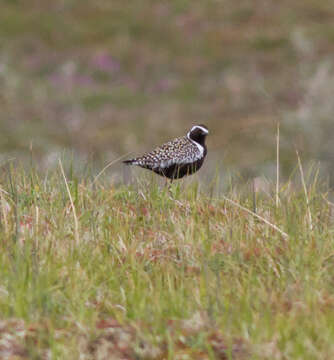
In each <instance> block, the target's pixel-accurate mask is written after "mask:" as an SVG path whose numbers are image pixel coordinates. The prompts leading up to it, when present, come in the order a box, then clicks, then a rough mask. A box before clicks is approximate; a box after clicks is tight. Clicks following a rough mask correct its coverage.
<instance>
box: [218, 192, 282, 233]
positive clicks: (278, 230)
mask: <svg viewBox="0 0 334 360" xmlns="http://www.w3.org/2000/svg"><path fill="white" fill-rule="evenodd" d="M222 197H223V199H224V200H225V201H227V202H229V203H230V204H232V205H234V206H236V207H238V208H239V209H241V210H243V211H245V212H247V213H248V214H250V215H252V216H254V217H256V218H257V219H259V220H261V221H263V222H264V223H265V224H267V225H268V226H270V227H271V228H273V229H274V230H276V231H277V232H279V233H280V234H281V235H282V236H283V237H284V238H286V239H288V238H289V235H288V234H287V233H286V232H285V231H283V230H282V229H280V228H279V227H278V226H277V225H275V224H273V223H271V222H270V221H269V220H267V219H266V218H264V217H262V216H260V215H258V214H256V213H254V212H253V211H251V210H249V209H247V208H246V207H244V206H242V205H240V204H238V203H237V202H236V201H234V200H232V199H229V198H227V197H226V196H224V195H223V196H222Z"/></svg>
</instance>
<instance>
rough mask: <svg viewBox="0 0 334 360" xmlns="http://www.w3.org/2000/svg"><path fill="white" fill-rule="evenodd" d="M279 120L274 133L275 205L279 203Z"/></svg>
mask: <svg viewBox="0 0 334 360" xmlns="http://www.w3.org/2000/svg"><path fill="white" fill-rule="evenodd" d="M279 126H280V124H279V122H277V133H276V207H278V204H279V144H280V143H279V142H280V139H279Z"/></svg>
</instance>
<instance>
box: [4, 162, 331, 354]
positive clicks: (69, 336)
mask: <svg viewBox="0 0 334 360" xmlns="http://www.w3.org/2000/svg"><path fill="white" fill-rule="evenodd" d="M300 166H301V164H300ZM314 178H316V177H315V176H314V175H312V174H311V175H309V176H308V177H307V176H306V177H305V179H304V174H303V181H305V190H306V194H307V196H306V194H305V192H304V188H303V187H302V186H300V187H298V186H296V185H294V184H293V183H292V182H288V183H285V184H281V186H280V188H279V201H278V202H277V203H276V197H275V196H276V194H275V191H276V188H275V186H274V185H273V186H272V189H270V191H269V192H264V191H261V189H260V190H259V189H257V193H256V194H255V195H256V196H254V194H253V193H252V191H249V190H248V191H246V190H245V189H242V188H233V187H231V189H227V190H226V191H225V192H224V196H222V195H219V194H217V195H210V194H214V193H216V191H215V185H214V184H213V185H212V191H209V192H206V191H204V190H203V189H201V186H200V184H199V183H197V182H196V181H194V182H193V183H191V184H188V186H185V184H184V183H182V182H178V183H175V184H173V186H172V187H171V189H170V190H168V189H167V188H162V187H160V186H159V184H157V183H156V182H155V181H154V180H152V179H149V180H147V179H144V180H142V181H140V183H139V184H138V185H130V186H124V185H113V184H109V183H108V182H107V179H106V178H103V176H101V177H100V178H99V179H98V180H97V181H95V182H94V183H93V177H91V176H87V174H84V173H83V172H81V173H79V174H75V173H74V172H73V171H67V172H64V173H63V172H62V167H61V168H59V169H56V170H53V171H52V172H50V173H48V175H41V174H39V173H38V172H36V171H35V170H34V169H33V168H31V169H28V170H23V169H22V168H21V167H20V166H19V165H15V166H14V165H13V164H12V165H8V166H4V167H3V168H2V171H1V174H0V188H1V190H0V191H1V192H0V194H1V206H0V214H1V232H0V247H1V251H0V266H1V272H0V313H1V321H0V356H1V357H3V356H6V355H7V356H13V358H18V359H23V358H29V359H40V358H44V357H45V356H50V357H51V358H55V359H58V358H59V359H76V358H78V359H79V358H80V359H121V358H122V359H331V358H333V355H334V346H333V339H334V325H333V324H334V283H333V278H334V277H333V276H334V267H333V254H334V242H333V206H334V204H332V203H331V202H330V194H329V193H326V192H324V190H323V189H322V187H321V186H320V185H319V184H318V183H317V181H316V180H314ZM254 199H255V201H256V209H257V210H256V211H257V213H256V215H257V217H256V216H254V214H252V209H253V208H254V203H253V202H254ZM306 199H307V200H306ZM240 206H241V207H244V208H245V209H247V211H245V209H242V208H241V207H240ZM310 217H311V221H312V228H311V229H310V226H309V224H310ZM264 220H265V221H267V222H269V223H270V224H272V225H275V226H277V227H278V228H279V230H281V231H284V232H285V233H286V234H287V236H283V235H282V233H281V232H280V231H278V230H277V229H275V228H274V227H273V226H270V224H268V223H266V222H265V221H264ZM14 356H16V357H14Z"/></svg>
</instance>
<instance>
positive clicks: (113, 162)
mask: <svg viewBox="0 0 334 360" xmlns="http://www.w3.org/2000/svg"><path fill="white" fill-rule="evenodd" d="M130 154H131V152H128V153H127V154H124V155H122V156H120V157H118V158H117V159H115V160H113V161H111V162H110V163H109V164H107V165H106V166H105V167H104V168H103V169H102V170H101V171H100V172H99V173H98V174H97V175H96V176H95V178H94V180H93V182H92V185H94V184H95V183H96V181H97V180H98V179H99V177H100V176H101V175H102V174H103V173H104V172H105V171H106V170H107V169H108V168H109V167H110V166H112V165H114V164H116V163H118V162H119V161H121V160H122V159H124V158H125V157H127V156H129V155H130Z"/></svg>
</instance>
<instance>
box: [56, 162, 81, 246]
mask: <svg viewBox="0 0 334 360" xmlns="http://www.w3.org/2000/svg"><path fill="white" fill-rule="evenodd" d="M59 166H60V170H61V173H62V175H63V178H64V181H65V186H66V190H67V194H68V197H69V199H70V203H71V208H72V212H73V218H74V238H75V243H76V245H79V222H78V217H77V213H76V210H75V206H74V203H73V199H72V195H71V191H70V188H69V186H68V182H67V179H66V176H65V172H64V168H63V165H62V163H61V160H60V159H59Z"/></svg>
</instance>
